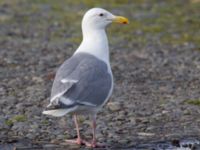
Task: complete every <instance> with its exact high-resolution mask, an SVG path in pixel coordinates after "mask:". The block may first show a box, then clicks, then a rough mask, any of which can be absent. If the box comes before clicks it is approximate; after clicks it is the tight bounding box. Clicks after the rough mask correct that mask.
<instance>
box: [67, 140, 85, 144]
mask: <svg viewBox="0 0 200 150" xmlns="http://www.w3.org/2000/svg"><path fill="white" fill-rule="evenodd" d="M65 142H67V143H71V144H78V145H83V144H84V142H83V141H82V139H70V140H65Z"/></svg>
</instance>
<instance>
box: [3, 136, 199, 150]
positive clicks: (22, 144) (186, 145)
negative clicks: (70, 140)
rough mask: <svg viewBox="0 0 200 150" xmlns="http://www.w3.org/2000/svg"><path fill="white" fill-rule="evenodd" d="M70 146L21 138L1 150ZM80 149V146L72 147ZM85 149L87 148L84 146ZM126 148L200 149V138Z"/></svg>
mask: <svg viewBox="0 0 200 150" xmlns="http://www.w3.org/2000/svg"><path fill="white" fill-rule="evenodd" d="M66 149H69V147H63V146H59V145H55V144H32V143H30V141H28V140H20V141H17V142H14V143H6V144H0V150H66ZM71 149H79V148H70V150H71ZM83 149H85V148H83ZM104 149H105V150H107V149H118V148H116V147H115V148H112V147H108V148H104ZM119 149H126V150H200V139H197V138H187V139H181V140H178V139H177V140H172V141H157V142H152V143H144V144H140V145H135V146H133V147H132V148H130V147H129V148H128V147H127V148H126V147H124V148H119Z"/></svg>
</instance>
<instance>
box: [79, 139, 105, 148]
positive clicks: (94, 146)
mask: <svg viewBox="0 0 200 150" xmlns="http://www.w3.org/2000/svg"><path fill="white" fill-rule="evenodd" d="M83 143H84V145H86V146H87V147H92V148H105V147H106V145H104V144H100V143H96V142H91V143H90V142H87V141H83Z"/></svg>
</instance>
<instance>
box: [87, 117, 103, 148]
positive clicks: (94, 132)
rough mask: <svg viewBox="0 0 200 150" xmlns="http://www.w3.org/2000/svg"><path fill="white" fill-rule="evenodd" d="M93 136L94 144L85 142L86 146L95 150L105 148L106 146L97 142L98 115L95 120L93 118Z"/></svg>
mask: <svg viewBox="0 0 200 150" xmlns="http://www.w3.org/2000/svg"><path fill="white" fill-rule="evenodd" d="M92 134H93V138H92V142H91V143H88V142H85V143H84V144H85V145H86V146H88V147H93V148H96V147H105V145H100V144H97V140H96V115H95V116H93V118H92Z"/></svg>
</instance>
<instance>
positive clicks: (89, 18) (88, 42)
mask: <svg viewBox="0 0 200 150" xmlns="http://www.w3.org/2000/svg"><path fill="white" fill-rule="evenodd" d="M112 22H116V23H121V24H127V23H128V19H127V18H125V17H122V16H115V15H113V14H112V13H110V12H108V11H106V10H104V9H102V8H92V9H90V10H88V11H87V12H86V13H85V15H84V17H83V20H82V32H83V41H82V42H81V45H80V46H79V48H78V49H77V50H76V52H75V54H76V53H78V52H85V53H89V54H91V55H94V56H96V57H97V58H99V59H101V60H103V61H104V62H106V63H107V64H109V47H108V40H107V36H106V32H105V28H106V26H107V25H109V24H110V23H112Z"/></svg>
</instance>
